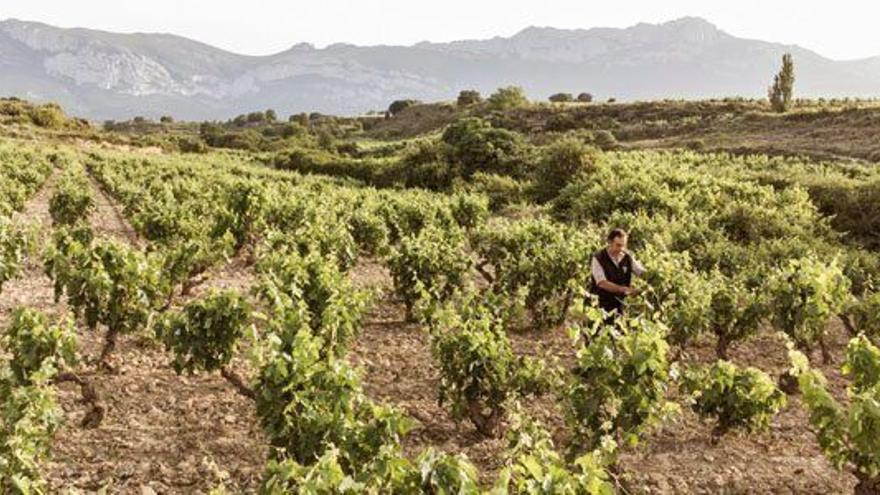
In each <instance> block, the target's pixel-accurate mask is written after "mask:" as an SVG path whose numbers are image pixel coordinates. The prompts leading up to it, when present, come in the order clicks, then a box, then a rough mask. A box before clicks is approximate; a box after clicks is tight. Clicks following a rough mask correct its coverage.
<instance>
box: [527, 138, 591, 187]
mask: <svg viewBox="0 0 880 495" xmlns="http://www.w3.org/2000/svg"><path fill="white" fill-rule="evenodd" d="M597 159H598V156H597V153H596V151H595V150H594V149H592V148H589V147H587V146H585V145H584V144H583V142H581V141H580V140H577V139H574V138H567V139H562V140H560V141H557V142H555V143H553V144H551V145H550V146H548V147H547V148H546V149H545V150H544V156H543V157H542V158H541V160H540V161H539V162H538V166H537V167H536V169H535V174H534V175H535V178H534V184H535V192H536V194H537V196H538V200H539V201H549V200H551V199H553V198H555V197H556V196H557V195H558V194H559V191H561V190H562V189H563V188H564V187H565V186H566V185H568V184H569V183H570V182H571V181H572V179H574V178H575V177H577V176H579V175H582V174H587V173H589V172H590V171H593V170H595V167H596V165H595V164H596V160H597Z"/></svg>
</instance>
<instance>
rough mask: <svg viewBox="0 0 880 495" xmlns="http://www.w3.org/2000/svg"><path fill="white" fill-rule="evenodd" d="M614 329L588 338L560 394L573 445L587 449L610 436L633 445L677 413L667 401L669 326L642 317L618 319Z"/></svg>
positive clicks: (601, 328)
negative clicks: (643, 433)
mask: <svg viewBox="0 0 880 495" xmlns="http://www.w3.org/2000/svg"><path fill="white" fill-rule="evenodd" d="M593 318H596V316H595V315H593ZM598 318H599V319H601V316H600V317H598ZM616 325H617V328H616V329H615V328H614V327H612V326H607V325H606V326H600V327H599V329H598V330H597V332H596V333H595V334H594V335H590V336H589V338H588V342H587V343H586V344H585V345H584V346H583V347H581V348H580V350H578V352H577V357H576V358H575V365H574V369H573V370H572V372H571V376H570V377H569V379H568V383H567V385H566V386H565V388H564V389H563V392H562V400H563V402H564V404H565V409H566V418H567V421H568V423H569V425H570V426H571V428H572V430H573V432H574V442H573V443H572V445H573V446H577V447H579V448H582V449H585V450H588V451H589V450H593V449H595V448H598V447H600V446H601V444H602V439H603V437H604V436H606V435H611V436H612V437H613V438H614V439H615V440H617V441H618V443H625V444H628V445H634V444H636V443H638V440H639V436H640V435H641V433H642V432H643V431H644V430H645V428H647V427H649V426H651V425H653V424H655V423H657V422H659V421H661V420H662V419H663V418H664V417H666V416H667V415H668V414H670V413H672V412H673V410H674V405H673V404H671V403H668V402H667V401H666V389H667V386H668V383H669V379H670V377H669V364H668V362H667V359H666V354H667V350H668V348H669V345H668V344H667V343H666V329H665V327H663V325H661V324H658V323H654V322H652V321H650V320H647V319H644V318H626V319H624V318H619V319H617V320H616ZM615 330H617V331H615Z"/></svg>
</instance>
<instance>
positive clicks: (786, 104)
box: [767, 53, 794, 113]
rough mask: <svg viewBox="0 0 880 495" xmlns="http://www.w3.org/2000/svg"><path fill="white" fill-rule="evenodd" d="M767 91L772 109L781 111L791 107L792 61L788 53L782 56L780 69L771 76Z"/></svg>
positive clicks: (792, 87) (792, 91)
mask: <svg viewBox="0 0 880 495" xmlns="http://www.w3.org/2000/svg"><path fill="white" fill-rule="evenodd" d="M767 93H768V97H769V98H770V106H771V107H772V108H773V111H775V112H779V113H783V112H787V111H788V110H789V109H791V102H792V94H793V93H794V61H793V60H792V58H791V54H790V53H786V54H785V55H783V56H782V69H780V71H779V73H778V74H776V75H775V76H773V85H772V86H770V89H769V90H768V92H767Z"/></svg>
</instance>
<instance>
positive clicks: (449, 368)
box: [430, 300, 547, 436]
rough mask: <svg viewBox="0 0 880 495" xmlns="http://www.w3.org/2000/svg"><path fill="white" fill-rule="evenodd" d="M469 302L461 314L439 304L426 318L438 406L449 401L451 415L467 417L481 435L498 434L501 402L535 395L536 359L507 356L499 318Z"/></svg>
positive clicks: (539, 370)
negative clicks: (436, 376) (436, 372)
mask: <svg viewBox="0 0 880 495" xmlns="http://www.w3.org/2000/svg"><path fill="white" fill-rule="evenodd" d="M464 304H471V305H474V307H473V308H468V309H467V310H466V311H465V314H460V313H459V312H458V311H456V310H454V309H451V308H448V307H447V308H445V309H443V310H440V311H439V312H438V313H437V314H435V315H433V317H432V318H431V322H430V327H431V332H432V339H431V353H432V354H433V355H434V360H435V362H436V363H437V365H438V366H439V368H440V395H439V401H440V404H444V403H446V402H450V403H451V404H452V415H453V417H454V418H455V419H462V418H465V417H466V418H468V419H470V421H471V422H472V423H473V424H474V426H475V427H476V428H477V431H479V432H480V433H482V434H483V435H486V436H493V435H495V434H496V433H497V432H498V428H499V426H500V423H501V421H503V420H504V416H505V406H506V404H507V402H508V401H510V400H511V399H513V398H515V397H517V396H520V395H523V394H525V393H529V392H531V393H536V392H538V393H540V392H543V391H544V389H546V388H547V385H546V384H545V383H543V382H542V380H546V379H547V377H546V376H544V375H546V373H544V372H543V371H544V369H543V366H542V363H541V362H540V361H535V360H532V359H529V358H518V357H516V356H515V355H514V354H513V350H512V349H511V347H510V342H509V341H508V340H507V336H506V334H505V330H504V322H503V321H502V320H501V319H500V318H499V317H498V316H497V314H493V311H491V310H490V309H487V308H485V307H483V306H482V305H480V304H476V305H475V303H474V302H473V301H472V300H471V301H466V302H465V303H464Z"/></svg>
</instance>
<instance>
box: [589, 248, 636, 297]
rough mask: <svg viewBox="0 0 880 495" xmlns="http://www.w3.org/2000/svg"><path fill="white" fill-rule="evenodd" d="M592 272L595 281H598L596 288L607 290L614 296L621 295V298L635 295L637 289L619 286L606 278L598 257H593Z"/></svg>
mask: <svg viewBox="0 0 880 495" xmlns="http://www.w3.org/2000/svg"><path fill="white" fill-rule="evenodd" d="M590 269H591V270H590V271H591V273H592V275H593V280H595V281H596V286H598V287H599V288H600V289H603V290H607V291H608V292H611V293H612V294H619V295H621V296H628V295H630V294H635V293H636V291H635V289H632V288H631V287H624V286H622V285H617V284H615V283H614V282H611V281H610V280H608V279H607V278H605V270H603V269H602V264H601V263H599V260H597V259H596V257H595V256H594V257H593V260H592V263H591V265H590Z"/></svg>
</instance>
